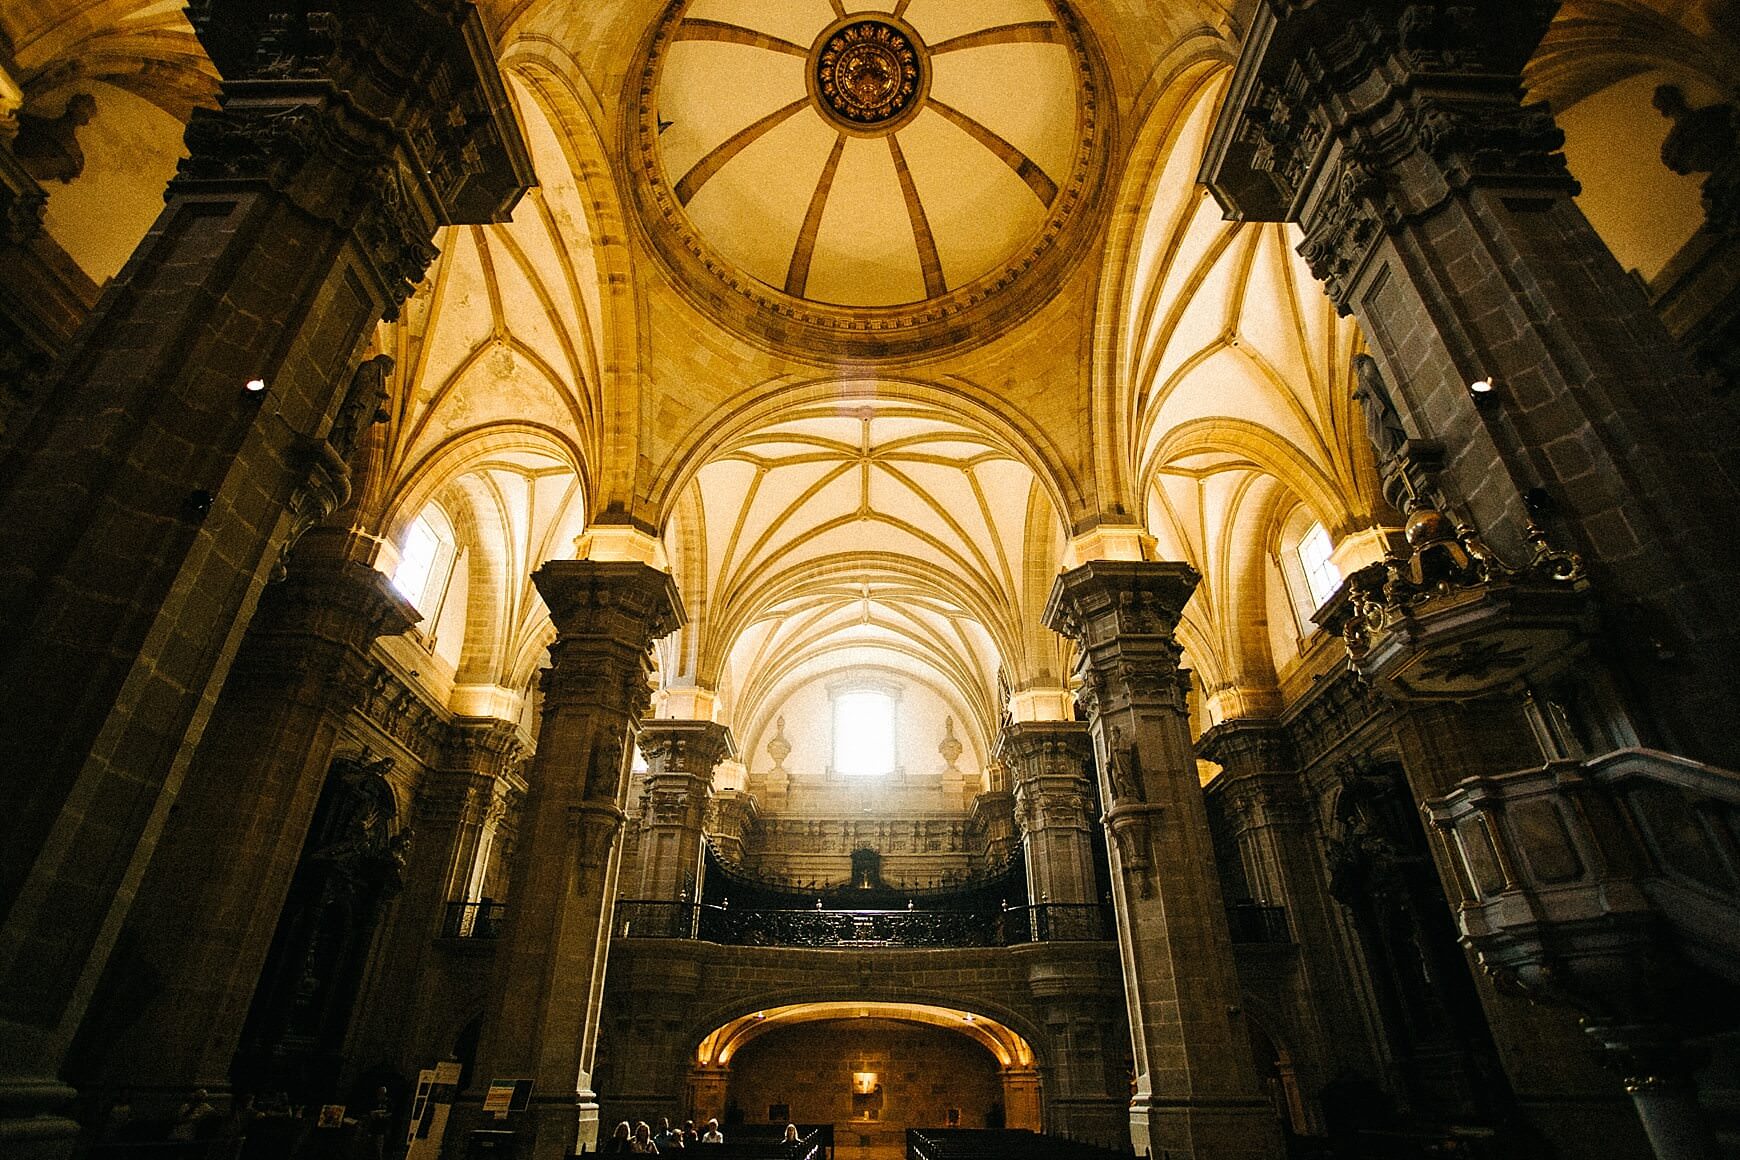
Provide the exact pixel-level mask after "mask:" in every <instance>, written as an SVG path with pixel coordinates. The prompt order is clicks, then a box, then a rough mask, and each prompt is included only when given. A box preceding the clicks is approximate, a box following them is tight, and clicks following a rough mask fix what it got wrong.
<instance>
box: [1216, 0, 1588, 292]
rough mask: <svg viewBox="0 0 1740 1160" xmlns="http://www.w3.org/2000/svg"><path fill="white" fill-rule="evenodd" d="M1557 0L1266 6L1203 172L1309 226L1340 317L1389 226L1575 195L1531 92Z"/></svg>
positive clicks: (1306, 251) (1307, 248)
mask: <svg viewBox="0 0 1740 1160" xmlns="http://www.w3.org/2000/svg"><path fill="white" fill-rule="evenodd" d="M1558 7H1559V5H1558V3H1556V2H1555V0H1518V2H1516V3H1507V4H1503V5H1460V6H1453V5H1432V4H1408V3H1402V2H1400V0H1388V2H1385V3H1375V4H1374V3H1366V2H1364V0H1317V2H1316V3H1310V4H1291V3H1290V4H1281V3H1268V4H1264V5H1261V6H1259V7H1258V9H1257V12H1256V14H1255V17H1254V19H1253V20H1252V24H1251V30H1250V33H1249V35H1247V36H1246V38H1245V45H1244V50H1243V52H1242V53H1241V54H1240V57H1239V63H1238V67H1237V69H1236V70H1235V71H1234V74H1233V81H1232V85H1231V88H1230V89H1229V91H1228V95H1227V99H1226V101H1225V103H1224V104H1223V105H1222V107H1221V112H1220V115H1219V118H1218V120H1217V121H1216V123H1215V127H1214V131H1213V134H1212V136H1211V137H1210V141H1209V149H1208V155H1207V158H1206V160H1205V161H1204V163H1203V167H1202V172H1201V174H1200V177H1201V180H1202V181H1204V182H1205V183H1206V184H1207V185H1208V186H1209V188H1210V190H1211V191H1212V192H1213V193H1214V195H1215V198H1216V199H1217V200H1218V201H1219V202H1220V204H1221V206H1222V208H1224V209H1225V210H1226V212H1227V215H1228V216H1229V217H1232V218H1237V219H1241V220H1256V221H1297V222H1299V223H1300V225H1301V226H1302V227H1303V228H1304V230H1305V240H1304V242H1303V244H1302V245H1301V246H1300V247H1299V252H1300V253H1301V254H1302V255H1303V256H1304V258H1305V260H1306V262H1307V263H1309V265H1310V266H1311V272H1312V273H1313V274H1314V275H1316V277H1317V278H1319V279H1321V280H1322V281H1323V282H1324V283H1325V285H1326V286H1327V288H1328V289H1329V292H1330V296H1331V298H1332V299H1333V300H1334V301H1335V302H1336V304H1337V306H1338V307H1339V308H1341V309H1342V311H1343V312H1344V313H1345V312H1346V311H1347V309H1348V295H1349V294H1350V292H1351V289H1352V287H1353V285H1354V284H1355V282H1356V281H1357V279H1358V275H1359V272H1360V271H1361V269H1363V267H1364V266H1365V265H1366V263H1367V261H1368V260H1369V259H1370V257H1371V256H1372V253H1373V251H1374V250H1375V249H1376V247H1377V244H1378V242H1379V241H1380V240H1381V239H1382V237H1383V235H1384V233H1385V232H1386V231H1387V230H1388V229H1390V228H1393V227H1395V226H1397V225H1399V224H1400V223H1401V222H1403V221H1406V220H1409V219H1418V218H1421V217H1424V216H1426V215H1428V214H1430V213H1431V212H1432V211H1434V210H1435V209H1437V208H1438V207H1439V206H1441V205H1443V204H1444V203H1445V202H1446V201H1448V200H1449V199H1450V198H1451V197H1452V196H1454V195H1455V194H1456V193H1457V192H1459V191H1461V190H1463V189H1466V188H1468V187H1470V186H1473V185H1490V186H1495V187H1502V188H1504V189H1507V190H1514V191H1517V192H1518V193H1522V194H1527V193H1529V192H1531V191H1533V192H1536V193H1540V192H1550V193H1552V194H1555V195H1556V194H1561V193H1571V192H1575V190H1576V183H1575V182H1574V181H1572V180H1571V177H1570V175H1569V173H1568V172H1567V170H1566V168H1565V160H1564V157H1563V155H1562V154H1560V153H1559V152H1558V149H1559V146H1560V145H1562V144H1563V143H1564V136H1563V134H1561V133H1560V132H1559V130H1558V128H1557V127H1556V126H1555V125H1554V123H1553V118H1552V114H1551V113H1550V112H1549V111H1548V110H1547V108H1546V106H1544V105H1533V106H1524V105H1523V104H1522V101H1521V94H1522V82H1521V76H1520V73H1521V70H1522V67H1523V65H1524V64H1525V63H1526V62H1527V61H1528V59H1529V56H1530V55H1531V54H1532V53H1533V51H1534V47H1535V45H1537V44H1538V43H1539V42H1540V39H1541V37H1542V36H1543V35H1544V34H1545V32H1546V30H1547V25H1548V24H1549V23H1550V22H1551V20H1552V17H1553V14H1554V12H1555V11H1557V9H1558Z"/></svg>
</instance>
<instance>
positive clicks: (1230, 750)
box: [1196, 717, 1296, 777]
mask: <svg viewBox="0 0 1740 1160" xmlns="http://www.w3.org/2000/svg"><path fill="white" fill-rule="evenodd" d="M1196 754H1197V756H1198V757H1201V758H1204V759H1206V760H1208V761H1212V762H1214V763H1215V764H1216V765H1218V766H1220V767H1221V768H1222V769H1223V770H1225V771H1226V775H1227V776H1228V777H1243V776H1246V775H1254V774H1266V773H1277V772H1283V771H1289V770H1291V769H1293V767H1294V765H1295V763H1296V759H1295V757H1294V754H1293V740H1292V738H1290V737H1289V736H1287V731H1286V730H1285V729H1284V728H1282V726H1281V723H1280V722H1279V721H1271V720H1269V719H1267V718H1257V717H1239V718H1234V719H1233V720H1231V721H1222V722H1221V723H1220V724H1219V725H1216V726H1214V727H1213V728H1212V729H1209V730H1208V731H1206V732H1205V733H1203V735H1202V736H1201V737H1200V738H1198V739H1197V742H1196Z"/></svg>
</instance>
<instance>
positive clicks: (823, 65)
mask: <svg viewBox="0 0 1740 1160" xmlns="http://www.w3.org/2000/svg"><path fill="white" fill-rule="evenodd" d="M1094 91H1095V88H1094V83H1093V80H1092V72H1091V70H1090V68H1089V67H1088V58H1087V55H1086V52H1085V50H1084V47H1083V45H1082V43H1081V40H1080V37H1079V35H1078V33H1077V31H1076V29H1075V27H1074V24H1073V22H1072V21H1071V20H1070V18H1069V17H1068V14H1067V13H1066V12H1065V11H1064V10H1062V9H1061V8H1059V7H1057V6H1055V5H1054V4H1053V3H1052V2H1051V0H980V2H978V3H973V4H962V3H960V2H959V0H834V2H830V0H690V2H689V3H687V4H684V5H681V6H678V7H677V8H674V9H673V11H672V12H671V14H670V16H669V17H668V18H667V21H666V23H665V24H664V25H663V26H662V27H661V29H660V31H659V34H658V36H657V37H656V39H655V41H654V44H653V47H652V52H651V58H650V60H649V63H648V79H647V83H646V86H645V88H644V90H643V100H642V106H641V109H640V122H639V125H638V127H637V131H638V132H639V133H640V134H641V141H642V150H641V154H642V161H643V166H644V171H643V173H642V176H643V177H644V178H645V180H646V183H647V187H648V189H647V192H650V194H651V197H650V201H651V202H652V205H653V207H656V212H655V213H654V214H649V218H651V219H652V220H651V224H652V226H653V230H654V233H655V237H656V238H658V240H660V241H662V242H664V243H666V244H665V245H664V246H663V247H662V248H663V249H664V250H665V252H666V254H667V256H673V257H675V258H676V259H677V261H678V262H679V263H684V264H689V265H692V264H694V263H695V262H699V264H700V265H702V266H704V267H706V268H708V270H709V271H710V272H711V273H712V274H713V275H714V276H715V277H716V278H718V279H720V280H722V281H723V282H724V283H725V284H726V285H727V286H728V287H729V288H730V289H731V290H733V291H735V292H736V295H735V296H736V297H737V299H738V301H737V302H736V303H735V305H737V306H739V307H741V306H743V305H750V306H753V307H760V308H763V309H764V310H765V309H771V311H772V312H773V316H774V317H776V318H778V319H780V320H781V325H782V326H784V327H787V328H789V327H790V325H791V322H787V321H785V320H791V321H793V322H796V323H797V324H799V325H800V326H801V325H803V324H809V325H811V326H815V327H818V328H820V329H821V330H823V331H828V330H833V331H837V332H838V331H846V332H849V331H852V330H869V331H878V332H889V331H894V332H898V331H900V330H903V329H914V328H923V327H924V326H925V325H926V324H927V323H936V322H938V321H939V320H944V319H947V318H949V317H951V316H953V315H957V314H959V313H960V312H962V311H964V310H967V309H968V308H970V307H972V306H974V305H976V304H977V303H979V302H981V301H983V300H984V299H986V298H987V297H988V296H989V295H990V294H991V292H992V291H994V290H998V289H1000V288H1002V287H1003V286H1005V285H1007V284H1008V283H1009V282H1011V281H1012V280H1014V278H1015V277H1016V275H1018V274H1021V273H1022V272H1024V271H1026V270H1027V269H1028V268H1030V267H1032V266H1033V265H1035V263H1036V262H1039V261H1040V260H1041V259H1042V256H1043V255H1044V254H1045V253H1046V252H1047V251H1048V250H1049V249H1050V248H1051V243H1052V241H1053V239H1054V238H1055V237H1056V235H1057V234H1058V232H1059V230H1060V229H1061V228H1062V226H1063V225H1064V223H1065V221H1066V220H1067V219H1068V218H1069V217H1070V216H1071V215H1072V214H1073V213H1074V212H1075V210H1076V209H1077V207H1078V205H1079V203H1080V202H1081V201H1082V198H1083V194H1084V187H1085V186H1086V184H1087V177H1088V171H1089V168H1090V160H1091V157H1092V155H1093V153H1094V152H1095V151H1094V149H1093V148H1092V147H1093V145H1094V143H1095V138H1096V132H1097V129H1096V123H1095V109H1094V100H1093V94H1094ZM649 208H650V207H649ZM671 243H674V244H671ZM743 299H747V303H745V302H743V301H742V300H743Z"/></svg>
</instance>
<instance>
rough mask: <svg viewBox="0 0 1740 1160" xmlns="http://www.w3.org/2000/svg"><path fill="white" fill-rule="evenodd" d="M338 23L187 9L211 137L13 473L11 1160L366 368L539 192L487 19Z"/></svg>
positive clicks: (321, 481) (326, 505)
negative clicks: (424, 300)
mask: <svg viewBox="0 0 1740 1160" xmlns="http://www.w3.org/2000/svg"><path fill="white" fill-rule="evenodd" d="M326 8H327V10H326V11H323V12H320V13H316V14H310V13H309V12H308V11H307V9H308V5H305V4H297V3H291V2H290V0H263V2H261V3H257V4H237V3H229V2H217V0H214V2H213V3H210V4H202V5H200V6H199V7H198V8H196V10H195V23H196V30H197V31H198V32H199V34H200V36H201V38H202V40H203V42H204V43H205V45H206V47H207V50H208V51H209V53H210V55H211V58H212V60H213V62H214V64H215V65H216V66H217V69H218V71H219V72H220V73H221V74H222V75H223V76H224V77H225V82H224V86H223V91H222V107H221V108H220V109H217V110H208V109H200V110H196V111H195V113H194V114H193V120H192V121H191V123H190V125H189V127H188V132H187V143H188V150H189V154H190V155H189V157H188V158H187V159H185V160H184V161H183V162H182V163H181V167H180V170H179V173H178V175H177V177H176V179H175V180H174V182H173V183H172V184H171V186H170V189H169V195H168V203H167V205H166V206H165V208H164V211H163V213H162V215H161V216H160V217H159V218H158V220H157V223H156V224H155V225H154V226H153V227H152V229H151V231H150V232H149V233H148V234H147V235H146V237H145V240H144V242H143V243H142V244H141V246H140V248H139V250H138V251H137V252H136V253H135V254H134V256H133V258H132V259H131V260H130V261H129V263H128V264H127V266H126V267H125V269H123V271H122V272H121V274H120V275H119V276H118V277H117V278H116V279H115V280H114V282H112V283H111V284H110V286H109V287H108V289H107V290H106V292H105V293H104V295H103V297H102V299H101V301H100V302H99V304H98V306H97V308H96V310H95V312H94V313H93V315H92V316H91V318H90V320H89V321H88V322H87V324H86V325H85V327H84V329H83V330H82V331H81V332H80V336H79V337H78V339H76V340H75V341H74V343H73V344H72V346H71V347H70V348H69V349H68V351H67V353H66V354H65V355H64V356H63V358H62V359H61V361H60V363H59V364H58V366H57V368H56V370H55V371H54V372H53V374H52V375H51V381H50V382H49V383H48V384H47V385H46V386H45V388H44V393H43V398H44V400H45V401H44V404H43V407H42V409H41V410H39V411H38V412H37V413H36V414H35V415H34V416H33V418H32V420H31V422H30V425H29V427H28V429H27V430H24V431H21V432H20V435H19V439H18V441H17V442H16V443H15V444H13V447H14V451H13V453H12V454H11V456H10V458H9V460H8V462H7V463H6V464H5V465H4V468H3V470H0V522H4V524H5V526H6V527H7V528H8V529H10V536H11V540H10V542H9V545H8V548H9V550H8V552H7V555H6V558H5V560H4V561H0V689H4V690H6V693H5V699H4V709H5V711H4V713H0V768H4V769H6V770H7V771H8V774H7V776H5V777H4V778H0V915H4V916H5V917H4V920H3V925H0V1060H4V1061H5V1062H4V1064H0V1071H3V1072H4V1073H5V1077H4V1078H0V1152H7V1153H9V1154H10V1155H13V1156H18V1155H28V1156H36V1155H45V1156H51V1155H58V1154H60V1153H61V1152H62V1151H63V1150H64V1145H63V1144H62V1143H57V1142H55V1141H65V1140H67V1139H68V1138H69V1137H70V1134H71V1132H72V1131H73V1128H72V1125H71V1124H70V1123H69V1122H66V1121H64V1120H58V1121H57V1120H53V1118H52V1116H51V1117H50V1118H49V1119H41V1118H39V1117H40V1116H42V1115H44V1114H45V1113H48V1112H51V1111H52V1109H53V1108H54V1106H55V1105H56V1103H57V1101H59V1100H62V1099H64V1098H65V1097H66V1096H67V1095H68V1093H67V1091H66V1089H65V1088H64V1087H62V1086H60V1085H59V1084H58V1082H57V1081H56V1080H55V1079H54V1078H53V1077H54V1076H55V1075H56V1073H57V1072H59V1071H60V1070H61V1067H62V1064H63V1061H64V1059H65V1055H66V1051H67V1048H68V1044H69V1042H70V1041H71V1039H72V1036H73V1034H74V1031H75V1029H76V1028H77V1027H78V1025H79V1022H80V1019H81V1016H82V1014H83V1012H84V1010H85V1008H86V1005H87V1003H88V1002H89V999H90V996H91V995H92V993H93V991H94V990H95V988H96V986H97V983H98V980H99V978H100V976H101V974H102V972H103V969H104V967H105V965H106V963H107V960H108V957H109V953H110V950H111V948H112V947H113V945H114V941H115V938H116V937H117V935H118V933H119V931H120V929H121V926H122V920H123V919H124V918H125V915H126V911H127V907H128V905H129V903H130V902H131V900H132V898H133V896H134V893H135V891H136V890H137V889H138V887H139V884H140V882H141V880H142V878H143V876H144V873H145V869H146V867H147V865H148V864H149V862H150V861H151V855H152V852H153V849H154V847H155V845H156V837H157V835H158V833H159V832H160V831H161V829H162V827H163V825H164V822H165V820H166V818H167V816H168V811H169V809H170V806H171V805H172V804H173V802H174V799H175V795H176V791H177V790H178V789H179V786H180V783H181V780H182V777H183V775H184V773H185V771H186V768H187V765H188V763H189V761H190V760H191V759H192V756H193V752H194V749H195V747H196V745H197V743H198V740H199V737H200V735H201V733H202V731H203V729H204V727H205V724H206V721H207V719H208V717H209V716H210V713H211V709H212V705H213V704H214V703H215V701H216V699H217V693H218V690H219V689H220V688H221V687H222V685H223V682H224V678H225V676H226V675H227V673H228V671H229V668H230V665H231V662H232V661H233V659H234V656H235V653H236V649H237V647H238V645H239V644H240V641H241V637H242V633H243V632H244V630H245V629H246V627H247V625H248V622H249V620H250V619H251V618H252V616H253V613H254V609H255V606H256V604H257V602H258V600H259V598H260V592H261V590H262V588H263V587H264V585H265V583H266V581H267V579H268V577H269V576H271V575H272V574H273V573H274V572H275V571H276V570H277V568H278V566H279V563H280V557H281V553H282V551H283V548H284V545H285V544H286V543H287V542H288V541H289V540H290V539H291V537H292V534H293V533H294V531H295V530H296V528H297V527H299V526H305V525H306V523H307V522H309V520H310V518H311V517H313V518H318V516H319V514H320V511H319V510H318V509H322V508H323V509H324V510H328V511H329V510H331V509H332V507H334V506H336V505H337V502H339V499H340V498H341V496H342V491H343V487H342V480H343V467H342V464H341V463H340V464H335V463H334V461H333V459H334V457H333V456H332V454H331V450H330V446H329V443H330V441H331V440H330V433H331V432H332V431H333V429H334V428H335V427H341V426H342V425H343V424H345V423H346V422H348V421H349V420H348V419H347V417H346V416H345V415H343V414H341V411H342V405H343V402H344V399H343V394H344V390H343V388H344V387H345V384H346V383H347V381H349V376H350V374H351V370H352V368H353V367H354V366H355V365H356V362H357V359H358V356H359V354H360V353H361V347H362V344H363V343H364V342H365V341H366V340H367V339H368V337H369V335H370V333H371V332H372V329H373V327H374V326H375V324H376V323H377V322H378V321H379V320H380V318H381V317H382V316H383V314H385V313H388V312H390V311H392V310H394V309H395V308H396V306H397V304H398V303H399V302H400V301H402V300H403V298H404V297H405V296H406V295H407V294H408V293H409V292H410V289H411V286H412V284H413V283H415V282H416V281H417V280H419V279H420V278H421V277H422V275H423V271H424V270H425V268H426V266H427V263H428V261H429V260H430V258H431V257H432V256H433V253H434V250H433V247H432V246H431V244H430V240H431V238H432V237H433V234H434V231H435V229H436V227H437V226H438V225H441V224H444V223H458V222H489V221H499V220H504V219H505V218H506V216H507V214H508V212H509V210H510V209H511V208H512V206H513V204H514V202H515V201H516V200H517V198H518V197H519V195H520V194H521V193H522V192H523V190H524V189H525V188H526V186H528V185H529V184H530V183H531V181H532V175H531V169H530V164H529V159H528V156H527V153H526V150H525V146H524V144H523V142H522V141H521V140H520V136H519V131H518V128H517V126H516V124H515V122H514V114H513V112H512V109H511V106H510V105H509V103H508V101H507V94H506V91H505V88H504V87H503V85H502V82H501V79H500V76H499V74H498V72H497V71H496V67H495V64H494V61H493V59H492V53H491V49H490V46H489V43H488V39H487V37H486V35H485V33H484V31H483V27H482V24H481V21H480V18H479V17H478V15H477V14H476V12H475V11H474V10H473V9H472V8H471V7H470V6H469V5H456V4H450V3H446V2H441V0H342V2H335V3H333V4H331V5H327V6H326ZM460 110H463V113H462V114H461V115H455V114H456V111H460ZM256 379H257V380H259V381H260V382H261V383H262V384H263V386H264V389H263V390H260V391H248V390H246V389H245V384H247V383H248V382H249V381H250V380H256ZM22 770H27V771H29V774H28V776H24V775H22V774H20V773H19V772H18V771H22ZM96 851H101V855H100V856H96V854H95V852H96ZM26 1149H28V1151H26Z"/></svg>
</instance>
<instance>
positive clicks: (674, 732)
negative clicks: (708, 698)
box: [640, 719, 737, 784]
mask: <svg viewBox="0 0 1740 1160" xmlns="http://www.w3.org/2000/svg"><path fill="white" fill-rule="evenodd" d="M640 752H641V755H642V756H644V757H645V758H646V761H647V766H648V769H649V771H650V772H649V775H648V776H649V779H650V778H651V777H661V776H671V775H687V776H689V777H693V778H697V779H699V780H701V781H702V782H703V783H704V784H706V783H711V782H712V780H713V767H714V766H715V765H718V764H719V763H720V762H721V761H727V760H730V759H732V758H735V757H736V756H737V742H736V739H735V738H733V737H732V736H731V730H730V729H729V728H728V727H726V726H724V725H719V724H716V723H715V722H712V721H684V720H675V719H664V720H658V721H648V722H646V723H644V724H643V725H642V726H641V730H640Z"/></svg>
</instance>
